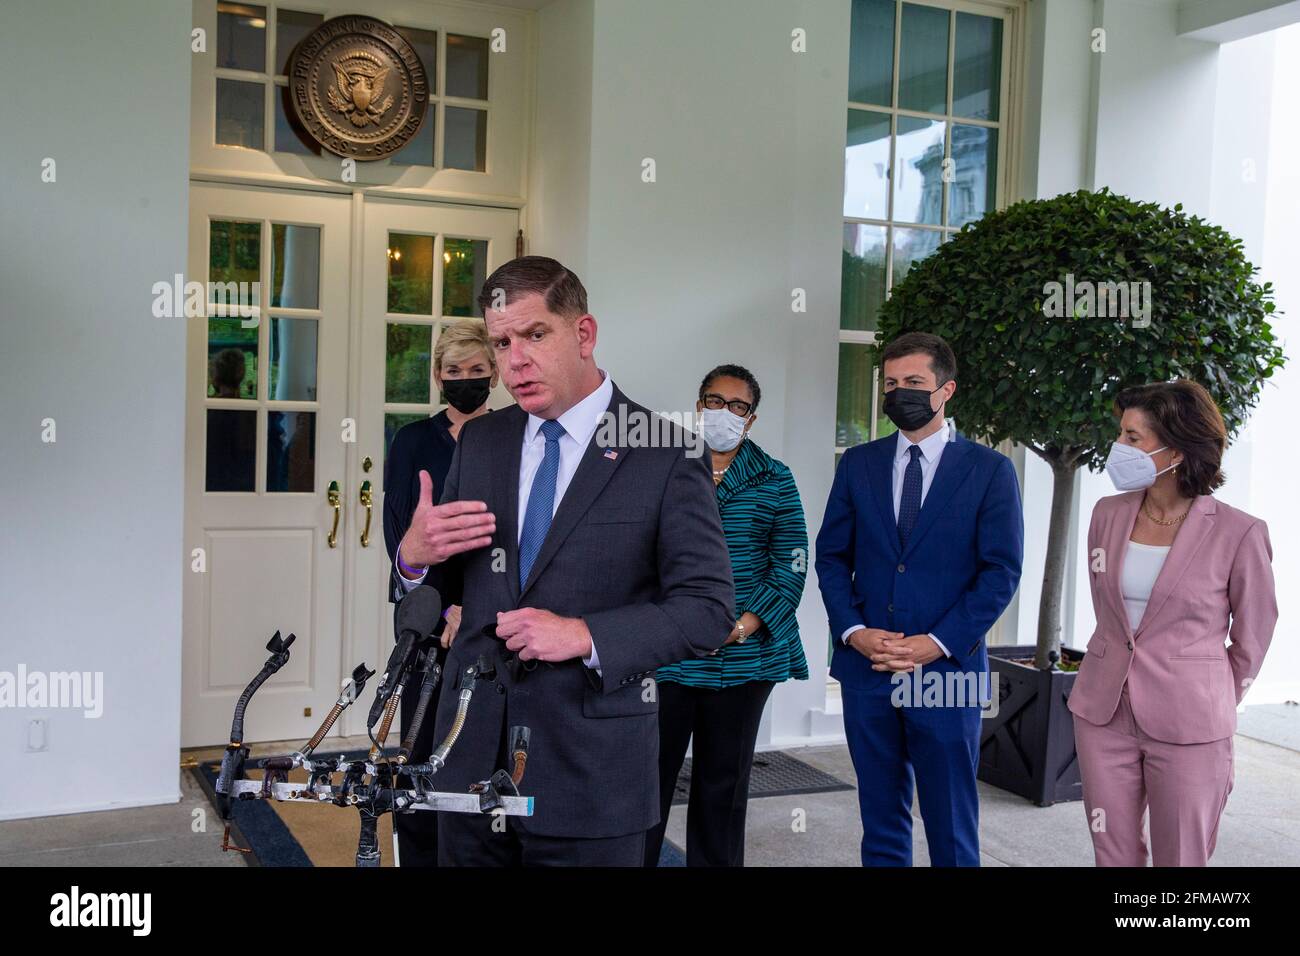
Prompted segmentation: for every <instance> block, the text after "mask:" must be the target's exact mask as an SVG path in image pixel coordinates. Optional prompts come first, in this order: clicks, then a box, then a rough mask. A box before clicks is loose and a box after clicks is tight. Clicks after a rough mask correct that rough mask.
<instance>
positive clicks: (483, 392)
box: [442, 378, 492, 415]
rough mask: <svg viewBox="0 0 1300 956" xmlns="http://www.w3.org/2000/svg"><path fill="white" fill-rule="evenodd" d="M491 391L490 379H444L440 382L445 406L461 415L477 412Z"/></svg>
mask: <svg viewBox="0 0 1300 956" xmlns="http://www.w3.org/2000/svg"><path fill="white" fill-rule="evenodd" d="M491 391H492V379H490V378H446V379H443V381H442V394H443V395H444V396H446V398H447V404H448V405H450V406H451V407H452V408H454V409H456V411H458V412H460V413H461V414H463V415H468V414H469V413H470V412H475V411H478V410H479V408H481V407H482V406H483V403H484V402H486V401H487V399H488V393H489V392H491Z"/></svg>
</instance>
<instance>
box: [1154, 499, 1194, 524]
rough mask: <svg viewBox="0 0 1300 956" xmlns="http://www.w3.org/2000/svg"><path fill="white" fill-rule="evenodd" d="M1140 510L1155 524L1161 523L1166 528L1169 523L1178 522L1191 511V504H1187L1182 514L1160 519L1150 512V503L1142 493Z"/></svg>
mask: <svg viewBox="0 0 1300 956" xmlns="http://www.w3.org/2000/svg"><path fill="white" fill-rule="evenodd" d="M1142 510H1143V511H1144V512H1146V516H1147V517H1148V518H1150V519H1151V520H1152V521H1154V522H1155V523H1156V524H1158V525H1161V526H1162V527H1165V528H1168V527H1169V526H1170V525H1175V524H1178V522H1180V521H1182V520H1183V519H1184V518H1186V517H1187V515H1188V514H1189V513H1190V512H1191V510H1192V506H1191V505H1188V506H1187V510H1186V511H1184V512H1183V513H1182V514H1180V515H1179V516H1178V517H1177V518H1170V519H1169V520H1167V521H1165V520H1162V519H1160V518H1157V517H1156V516H1155V515H1153V514H1152V513H1151V504H1150V503H1149V502H1148V501H1147V499H1146V496H1145V495H1143V497H1142Z"/></svg>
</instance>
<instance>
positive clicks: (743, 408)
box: [704, 392, 754, 418]
mask: <svg viewBox="0 0 1300 956" xmlns="http://www.w3.org/2000/svg"><path fill="white" fill-rule="evenodd" d="M704 407H705V408H711V409H713V410H714V411H715V412H716V411H717V410H718V409H719V408H726V409H727V410H728V411H730V412H731V413H732V414H733V415H739V416H740V417H741V418H746V417H748V416H749V412H750V410H751V409H752V408H753V407H754V406H753V405H751V404H749V402H742V401H741V400H740V399H738V398H737V399H734V400H733V401H730V402H729V401H727V400H726V399H725V398H723V397H722V396H721V395H719V394H717V393H716V392H710V393H709V394H708V395H705V396H704Z"/></svg>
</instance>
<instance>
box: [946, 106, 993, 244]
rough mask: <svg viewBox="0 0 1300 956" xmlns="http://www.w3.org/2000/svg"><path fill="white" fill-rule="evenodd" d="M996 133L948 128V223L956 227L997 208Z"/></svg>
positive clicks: (957, 126) (983, 128)
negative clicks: (950, 132) (949, 172)
mask: <svg viewBox="0 0 1300 956" xmlns="http://www.w3.org/2000/svg"><path fill="white" fill-rule="evenodd" d="M997 168H998V131H997V130H995V129H989V128H988V127H987V126H963V125H962V124H961V123H954V124H953V127H952V173H953V181H952V183H950V184H949V186H948V223H949V225H953V226H960V225H963V224H965V223H968V222H973V221H974V220H976V219H979V218H980V217H981V216H983V215H984V214H985V213H986V212H988V211H989V210H991V209H993V208H995V207H996V205H997V182H998V179H997Z"/></svg>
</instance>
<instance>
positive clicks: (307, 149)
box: [274, 86, 320, 156]
mask: <svg viewBox="0 0 1300 956" xmlns="http://www.w3.org/2000/svg"><path fill="white" fill-rule="evenodd" d="M274 99H275V149H276V152H280V153H295V154H297V155H299V156H319V155H320V144H319V143H317V142H316V141H315V140H313V139H312V138H311V137H310V136H308V135H307V134H306V133H305V132H303V129H302V127H301V126H300V125H299V123H298V118H297V117H296V116H294V115H293V106H292V104H290V102H289V87H287V86H281V87H278V88H277V89H276V91H275V96H274Z"/></svg>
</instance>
